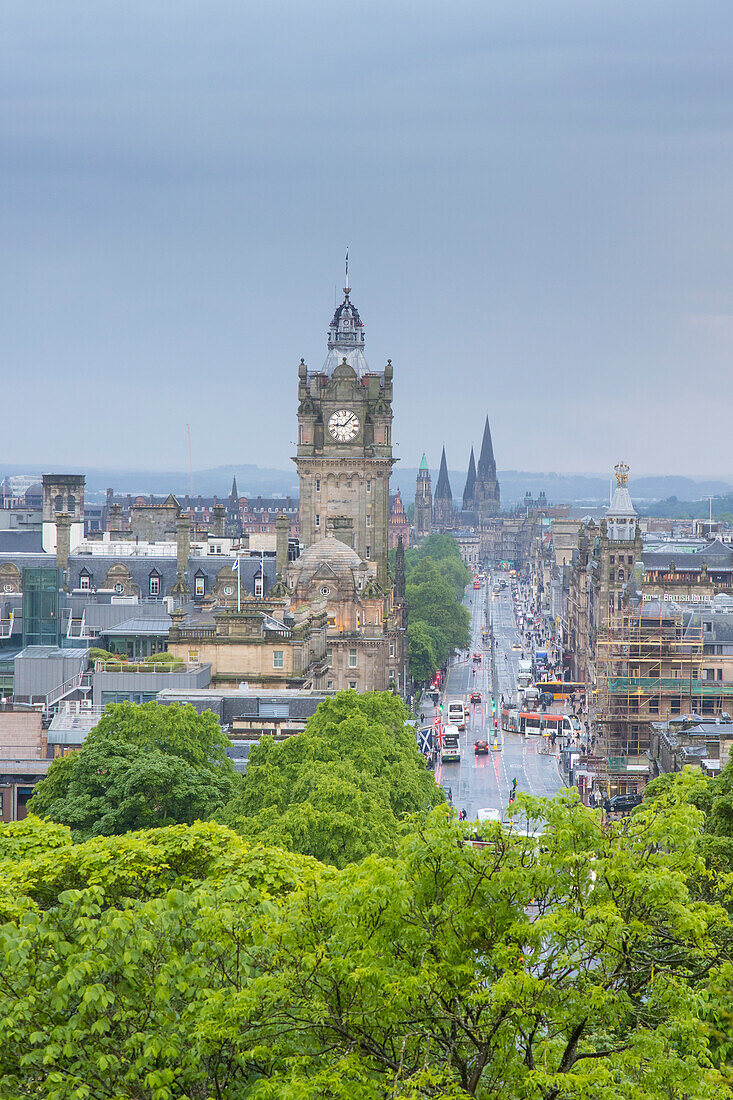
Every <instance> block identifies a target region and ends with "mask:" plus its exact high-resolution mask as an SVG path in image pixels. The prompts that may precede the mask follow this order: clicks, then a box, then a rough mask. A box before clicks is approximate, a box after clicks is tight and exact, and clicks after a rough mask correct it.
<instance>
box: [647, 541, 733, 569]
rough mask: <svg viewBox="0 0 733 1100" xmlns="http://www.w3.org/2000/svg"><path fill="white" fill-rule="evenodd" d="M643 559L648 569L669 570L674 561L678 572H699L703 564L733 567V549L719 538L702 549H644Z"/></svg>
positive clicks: (713, 566)
mask: <svg viewBox="0 0 733 1100" xmlns="http://www.w3.org/2000/svg"><path fill="white" fill-rule="evenodd" d="M641 557H642V561H643V562H644V567H645V568H646V569H657V570H664V571H666V570H668V569H669V568H670V565H671V564H672V562H674V565H675V568H676V569H677V570H678V572H684V573H697V572H700V571H701V570H702V567H703V565H705V566H707V568H708V569H709V570H712V571H716V570H728V569H733V549H732V548H731V547H730V546H726V545H725V544H724V543H722V542H721V541H720V540H719V539H715V541H714V542H711V543H709V544H708V545H707V546H705V547H703V548H702V549H700V550H691V551H689V552H688V553H684V554H680V552H679V550H677V551H675V550H674V549H672V550H661V551H659V550H656V551H651V552H650V551H642V555H641Z"/></svg>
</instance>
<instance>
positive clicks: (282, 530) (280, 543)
mask: <svg viewBox="0 0 733 1100" xmlns="http://www.w3.org/2000/svg"><path fill="white" fill-rule="evenodd" d="M275 531H276V533H277V542H276V555H275V569H276V571H277V576H278V580H282V578H283V577H284V575H285V569H286V566H287V564H288V539H289V537H290V520H289V519H288V517H287V516H285V515H283V514H282V512H281V513H280V515H279V516H278V517H277V519H276V520H275Z"/></svg>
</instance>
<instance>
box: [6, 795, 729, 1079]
mask: <svg viewBox="0 0 733 1100" xmlns="http://www.w3.org/2000/svg"><path fill="white" fill-rule="evenodd" d="M517 811H518V812H519V814H520V815H522V816H524V817H527V818H528V819H529V820H530V821H532V822H535V823H536V822H539V821H542V822H544V825H545V834H544V837H543V840H542V843H541V844H538V843H537V842H536V841H535V840H534V839H533V838H532V837H531V836H527V835H526V833H523V831H522V830H521V829H517V830H516V831H511V832H510V831H507V830H505V829H502V827H501V826H500V825H499V824H498V823H490V824H487V825H486V829H485V832H484V833H483V840H482V842H481V845H480V846H474V843H472V842H471V832H472V830H473V828H474V827H475V826H468V825H465V826H464V825H463V824H459V823H457V822H456V821H455V820H454V819H453V818H451V817H450V816H449V814H448V813H447V812H446V811H445V810H444V809H439V810H436V811H435V812H434V813H433V814H432V815H430V816H429V817H428V818H427V819H422V820H421V821H419V822H415V824H414V827H413V828H412V829H411V830H409V831H408V832H407V833H406V834H405V835H404V836H403V837H402V838H401V839H400V840H399V841H398V842H397V845H396V848H395V851H394V853H393V854H392V855H391V856H387V857H385V856H382V855H373V856H370V857H368V858H366V859H364V860H362V861H361V862H360V863H357V864H352V865H350V866H348V867H346V868H344V869H343V870H336V869H334V868H327V867H324V866H323V865H319V864H317V863H316V862H315V861H312V860H308V859H306V858H304V857H302V856H297V855H295V854H292V853H284V852H278V851H277V850H276V849H270V850H269V851H268V850H266V849H262V848H260V847H256V848H251V847H250V846H249V844H248V843H247V841H246V840H243V839H241V838H238V837H237V836H235V835H234V834H232V833H231V832H229V831H228V830H226V829H224V828H222V827H220V826H216V825H212V824H210V823H206V824H198V825H196V826H193V827H191V828H188V827H176V828H171V829H162V830H156V831H153V832H143V833H138V834H131V835H128V836H126V837H119V838H117V837H115V838H97V839H94V840H91V841H88V842H86V843H83V844H78V845H74V846H70V845H65V846H61V847H59V848H57V849H56V853H57V855H60V856H61V863H62V868H61V870H59V869H58V868H57V867H55V866H54V860H53V858H51V857H50V856H49V857H43V856H38V855H30V856H28V858H26V859H21V860H11V861H10V862H9V863H7V864H2V863H0V872H3V878H4V873H5V872H6V871H9V872H10V873H11V874H14V875H15V876H16V877H15V878H14V879H13V880H12V883H11V889H12V890H13V891H14V894H15V895H16V897H20V900H21V901H22V900H23V898H24V899H25V904H23V905H20V906H19V908H18V911H17V912H16V913H15V915H13V916H11V917H9V918H8V919H7V920H6V921H5V923H4V924H3V925H2V926H1V927H0V959H2V963H3V965H2V966H0V1073H2V1080H3V1088H4V1090H5V1093H6V1094H7V1095H8V1096H13V1097H18V1098H28V1100H68V1098H69V1097H88V1098H90V1100H119V1098H121V1097H135V1098H139V1100H178V1098H179V1097H183V1096H188V1097H192V1098H193V1097H196V1098H206V1097H217V1098H218V1100H267V1098H271V1097H272V1098H274V1097H282V1098H285V1100H296V1098H297V1100H323V1098H330V1100H347V1098H348V1100H386V1098H387V1097H391V1098H404V1100H459V1098H467V1097H476V1098H478V1100H493V1098H495V1097H497V1096H502V1097H512V1098H514V1097H516V1098H521V1100H560V1098H562V1100H588V1098H589V1097H590V1098H592V1100H724V1098H727V1097H728V1096H729V1095H730V1092H729V1088H728V1086H727V1084H726V1072H725V1071H726V1061H725V1059H726V1054H725V1049H724V1047H723V1045H722V1044H719V1043H717V1040H716V1036H715V1034H714V1032H713V1031H712V1030H711V1029H710V1027H709V1018H710V1010H711V1005H713V1006H715V1007H716V1011H717V1009H718V1008H719V1007H720V1006H721V1004H722V1003H723V1002H722V1000H721V998H720V996H719V995H718V993H717V989H719V988H724V987H725V984H726V981H727V982H728V985H729V983H730V973H731V951H730V947H729V946H726V941H725V935H726V933H727V932H728V931H729V930H730V917H729V915H728V913H727V911H726V909H725V907H724V906H723V905H721V904H718V903H717V902H712V901H706V900H703V899H701V898H699V897H697V896H696V895H695V893H694V891H693V890H691V889H690V885H689V884H690V882H691V881H692V882H695V881H696V878H697V876H698V874H699V872H700V855H699V837H700V833H701V827H702V825H703V814H702V811H699V810H697V809H696V808H695V807H694V806H692V805H691V803H690V802H689V801H688V800H686V799H684V798H683V797H673V796H671V795H669V794H666V793H665V794H662V795H660V796H659V797H657V798H655V799H653V800H651V801H650V802H649V803H648V804H645V805H644V806H642V807H641V808H640V810H639V811H637V812H636V813H634V814H633V815H632V816H631V818H630V819H627V820H625V821H623V822H620V823H618V824H615V825H613V826H611V827H610V828H609V827H605V828H604V827H603V826H602V824H601V820H600V815H599V814H597V813H593V812H591V811H589V810H587V809H586V808H584V807H583V806H581V805H580V804H579V803H578V802H577V801H576V800H575V798H574V796H573V794H572V793H570V792H564V793H563V794H561V795H559V796H558V797H557V798H556V799H554V800H552V801H549V802H548V801H545V800H541V799H532V798H529V797H527V796H520V799H519V800H518V803H517ZM38 828H39V826H38V824H37V823H33V824H32V825H31V826H30V827H29V831H30V832H31V833H33V832H35V833H36V834H37V831H38ZM2 832H3V829H2V827H0V837H1V836H2ZM189 837H190V841H189V839H188V838H189ZM207 849H208V851H207ZM24 882H28V883H31V884H32V888H31V890H30V891H29V892H27V893H26V894H25V895H24V894H23V883H24ZM718 889H719V891H721V896H726V895H725V892H726V890H727V891H730V885H729V884H728V885H727V886H726V884H725V882H724V881H722V880H721V881H719V882H718ZM39 899H40V900H39Z"/></svg>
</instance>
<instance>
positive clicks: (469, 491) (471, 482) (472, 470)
mask: <svg viewBox="0 0 733 1100" xmlns="http://www.w3.org/2000/svg"><path fill="white" fill-rule="evenodd" d="M475 489H476V459H475V458H474V455H473V447H471V457H470V459H469V460H468V476H467V478H466V488H465V489H464V490H463V510H464V512H470V511H471V508H472V507H473V497H474V492H475Z"/></svg>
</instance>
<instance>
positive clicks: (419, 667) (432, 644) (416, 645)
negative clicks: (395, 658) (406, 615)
mask: <svg viewBox="0 0 733 1100" xmlns="http://www.w3.org/2000/svg"><path fill="white" fill-rule="evenodd" d="M407 652H408V660H409V662H410V674H411V675H412V677H413V679H415V680H429V679H430V677H431V676H432V675H433V673H434V672H435V670H436V668H437V667H438V664H439V661H438V654H439V653H441V655H442V652H443V650H442V648H441V649H439V648H438V646H437V645H436V638H435V634H434V631H432V630H431V629H430V627H428V626H426V625H425V623H424V622H421V621H420V620H417V621H416V622H408V624H407Z"/></svg>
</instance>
